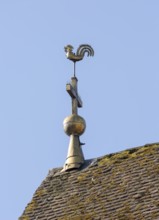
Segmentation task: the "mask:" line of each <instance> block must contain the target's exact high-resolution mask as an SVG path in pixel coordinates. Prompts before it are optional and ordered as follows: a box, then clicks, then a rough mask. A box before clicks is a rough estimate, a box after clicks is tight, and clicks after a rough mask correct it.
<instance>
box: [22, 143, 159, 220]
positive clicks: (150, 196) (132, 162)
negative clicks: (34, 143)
mask: <svg viewBox="0 0 159 220" xmlns="http://www.w3.org/2000/svg"><path fill="white" fill-rule="evenodd" d="M86 163H87V164H86V165H85V167H83V168H82V169H81V170H72V171H69V172H62V173H61V172H60V171H61V169H53V170H52V171H50V172H49V174H48V176H47V177H46V179H45V180H44V181H43V182H42V184H41V186H40V187H39V188H38V189H37V190H36V192H35V194H34V196H33V199H32V201H31V202H30V203H29V204H28V205H27V207H26V208H25V210H24V213H23V214H22V216H21V217H20V218H19V220H52V219H55V220H56V219H57V220H140V219H142V220H154V219H159V143H156V144H150V145H145V146H143V147H138V148H132V149H128V150H125V151H122V152H119V153H115V154H110V155H106V156H103V157H100V158H97V159H95V160H90V161H87V162H86Z"/></svg>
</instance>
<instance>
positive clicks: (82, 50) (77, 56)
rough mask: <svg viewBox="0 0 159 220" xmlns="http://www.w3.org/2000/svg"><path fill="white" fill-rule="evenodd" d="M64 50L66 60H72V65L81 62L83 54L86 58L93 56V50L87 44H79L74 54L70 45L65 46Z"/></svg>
mask: <svg viewBox="0 0 159 220" xmlns="http://www.w3.org/2000/svg"><path fill="white" fill-rule="evenodd" d="M64 49H65V52H66V57H67V59H69V60H72V61H73V62H74V63H75V62H77V61H80V60H82V59H83V57H84V55H85V53H87V56H94V50H93V48H92V47H91V46H90V45H88V44H81V45H80V46H79V47H78V49H77V52H76V54H75V53H73V52H72V50H73V46H72V45H67V46H66V47H64Z"/></svg>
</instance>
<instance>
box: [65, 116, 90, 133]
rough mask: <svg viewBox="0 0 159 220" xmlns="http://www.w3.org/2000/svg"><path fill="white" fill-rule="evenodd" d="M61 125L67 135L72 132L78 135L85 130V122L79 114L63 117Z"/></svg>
mask: <svg viewBox="0 0 159 220" xmlns="http://www.w3.org/2000/svg"><path fill="white" fill-rule="evenodd" d="M63 126H64V131H65V133H66V134H67V135H71V134H74V135H79V136H80V135H82V134H83V133H84V131H85V128H86V122H85V120H84V118H82V117H81V116H79V115H75V114H72V115H70V116H68V117H67V118H65V119H64V122H63Z"/></svg>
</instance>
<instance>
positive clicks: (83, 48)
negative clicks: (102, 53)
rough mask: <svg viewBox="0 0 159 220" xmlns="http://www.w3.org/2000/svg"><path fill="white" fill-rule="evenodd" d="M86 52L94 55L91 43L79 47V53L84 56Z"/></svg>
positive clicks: (88, 54)
mask: <svg viewBox="0 0 159 220" xmlns="http://www.w3.org/2000/svg"><path fill="white" fill-rule="evenodd" d="M85 53H87V56H94V50H93V48H92V47H91V46H90V45H88V44H81V45H80V46H79V48H78V49H77V55H78V56H82V57H84V55H85Z"/></svg>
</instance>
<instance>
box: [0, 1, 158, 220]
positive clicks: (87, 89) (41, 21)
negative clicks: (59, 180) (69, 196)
mask: <svg viewBox="0 0 159 220" xmlns="http://www.w3.org/2000/svg"><path fill="white" fill-rule="evenodd" d="M82 43H88V44H90V45H92V47H93V48H94V50H95V56H94V58H85V59H84V60H83V62H80V63H78V65H77V77H78V79H79V93H80V96H81V97H82V100H83V102H84V107H83V108H82V109H80V111H79V114H80V115H81V116H83V117H84V118H85V119H86V122H87V129H86V132H85V134H84V135H83V136H82V137H81V141H82V142H85V143H86V145H85V146H84V147H83V151H84V155H85V158H86V159H89V158H94V157H99V156H102V155H105V154H108V153H111V152H117V151H121V150H124V149H126V148H129V147H137V146H140V145H144V144H146V143H152V142H158V141H159V1H158V0H129V1H127V0H125V1H124V0H120V1H119V0H111V1H107V0H99V1H97V0H87V1H85V0H81V1H74V0H67V1H66V0H46V1H42V0H19V1H18V0H14V1H11V0H1V1H0V133H1V138H0V149H1V153H0V173H1V181H0V195H1V199H0V203H1V211H0V219H2V220H14V219H15V220H16V219H18V217H19V216H20V215H21V213H22V211H23V210H24V208H25V206H26V205H27V203H28V202H29V201H30V200H31V198H32V195H33V193H34V191H35V190H36V188H37V187H38V186H39V185H40V183H41V182H42V180H43V179H44V178H45V177H46V175H47V173H48V170H49V169H52V168H54V167H59V166H63V164H64V162H65V159H66V154H67V149H68V142H69V137H68V136H66V135H65V133H64V132H63V124H62V123H63V119H64V118H65V117H66V116H67V115H69V114H70V113H71V101H70V97H69V96H68V94H67V93H66V91H65V84H66V83H67V82H68V81H69V80H70V78H71V76H72V73H73V65H72V63H71V62H70V61H69V60H67V59H66V57H65V53H64V50H63V47H64V46H65V45H67V44H72V45H73V46H74V47H75V51H76V48H77V47H78V46H79V44H82Z"/></svg>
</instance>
